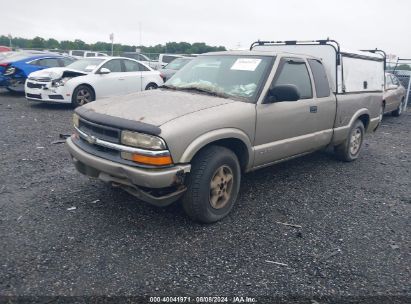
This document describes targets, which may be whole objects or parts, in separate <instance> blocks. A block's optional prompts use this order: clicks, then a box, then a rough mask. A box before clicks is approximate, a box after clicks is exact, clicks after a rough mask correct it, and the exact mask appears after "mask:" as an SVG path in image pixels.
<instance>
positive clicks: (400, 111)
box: [391, 98, 405, 117]
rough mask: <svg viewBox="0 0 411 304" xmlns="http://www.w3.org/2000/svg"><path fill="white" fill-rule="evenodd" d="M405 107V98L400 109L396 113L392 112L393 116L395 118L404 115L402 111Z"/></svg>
mask: <svg viewBox="0 0 411 304" xmlns="http://www.w3.org/2000/svg"><path fill="white" fill-rule="evenodd" d="M404 106H405V100H404V98H403V99H401V103H400V105H399V106H398V108H397V109H396V110H395V111H392V112H391V114H392V116H395V117H398V116H400V115H401V114H402V110H403V109H404Z"/></svg>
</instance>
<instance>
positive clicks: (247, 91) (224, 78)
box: [164, 55, 273, 102]
mask: <svg viewBox="0 0 411 304" xmlns="http://www.w3.org/2000/svg"><path fill="white" fill-rule="evenodd" d="M272 61H273V57H270V56H250V55H243V56H237V55H235V56H234V55H211V56H200V57H197V58H195V59H193V60H192V61H191V62H189V63H188V64H187V65H186V66H185V67H184V68H182V69H181V70H179V71H178V72H177V73H176V74H175V75H174V76H173V77H172V78H170V80H168V81H167V82H166V83H165V85H164V87H166V88H170V89H175V90H190V91H198V92H204V93H208V94H212V95H216V96H221V97H226V98H234V99H239V100H243V101H249V102H250V101H256V100H257V97H258V96H257V95H258V92H259V89H260V87H261V86H262V84H263V82H264V80H265V78H266V75H267V70H268V68H269V67H270V66H271V65H272Z"/></svg>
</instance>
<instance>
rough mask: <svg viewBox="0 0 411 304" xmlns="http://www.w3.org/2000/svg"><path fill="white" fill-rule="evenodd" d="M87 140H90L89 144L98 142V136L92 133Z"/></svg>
mask: <svg viewBox="0 0 411 304" xmlns="http://www.w3.org/2000/svg"><path fill="white" fill-rule="evenodd" d="M87 141H88V142H89V144H91V145H94V144H95V143H96V142H97V138H95V137H94V136H92V135H90V136H88V137H87Z"/></svg>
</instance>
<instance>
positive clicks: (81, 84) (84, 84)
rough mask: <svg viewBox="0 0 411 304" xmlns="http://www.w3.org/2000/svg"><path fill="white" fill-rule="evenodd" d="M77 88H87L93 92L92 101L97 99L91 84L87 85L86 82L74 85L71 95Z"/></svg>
mask: <svg viewBox="0 0 411 304" xmlns="http://www.w3.org/2000/svg"><path fill="white" fill-rule="evenodd" d="M79 86H86V87H89V88H90V89H91V90H92V91H93V95H94V99H96V98H97V95H96V90H95V89H94V87H93V86H92V85H91V84H89V83H87V82H81V83H78V84H76V85H74V88H73V93H72V95H73V94H74V91H75V90H76V89H77V88H78V87H79Z"/></svg>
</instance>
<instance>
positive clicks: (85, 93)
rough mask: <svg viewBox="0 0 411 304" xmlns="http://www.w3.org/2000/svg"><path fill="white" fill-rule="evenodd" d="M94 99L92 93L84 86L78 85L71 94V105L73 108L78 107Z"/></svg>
mask: <svg viewBox="0 0 411 304" xmlns="http://www.w3.org/2000/svg"><path fill="white" fill-rule="evenodd" d="M95 99H96V96H95V94H94V91H93V90H92V89H91V88H90V87H89V86H86V85H79V86H78V87H77V88H76V89H75V90H74V92H73V96H72V97H71V103H72V104H73V107H75V108H76V107H80V106H83V105H85V104H86V103H89V102H92V101H94V100H95Z"/></svg>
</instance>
